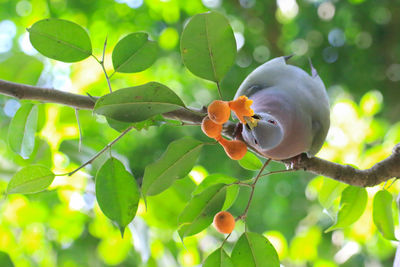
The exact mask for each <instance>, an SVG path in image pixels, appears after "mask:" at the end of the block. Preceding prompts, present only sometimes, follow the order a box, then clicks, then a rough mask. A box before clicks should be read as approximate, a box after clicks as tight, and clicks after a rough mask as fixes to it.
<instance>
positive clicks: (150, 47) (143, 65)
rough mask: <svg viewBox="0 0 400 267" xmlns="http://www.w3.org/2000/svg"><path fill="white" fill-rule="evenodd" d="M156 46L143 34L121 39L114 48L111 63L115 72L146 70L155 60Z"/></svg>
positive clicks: (132, 34)
mask: <svg viewBox="0 0 400 267" xmlns="http://www.w3.org/2000/svg"><path fill="white" fill-rule="evenodd" d="M157 54H158V46H157V44H156V42H154V41H150V40H149V35H148V34H147V33H144V32H135V33H131V34H128V35H127V36H125V37H124V38H122V39H121V40H120V41H119V42H118V43H117V45H116V46H115V47H114V50H113V53H112V63H113V66H114V70H115V71H116V72H125V73H133V72H139V71H142V70H145V69H147V68H148V67H150V66H151V65H153V63H154V61H155V60H156V59H157Z"/></svg>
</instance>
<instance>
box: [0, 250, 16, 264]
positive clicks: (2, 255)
mask: <svg viewBox="0 0 400 267" xmlns="http://www.w3.org/2000/svg"><path fill="white" fill-rule="evenodd" d="M0 265H1V267H14V263H13V262H12V260H11V258H10V256H9V255H8V254H7V253H6V252H4V251H0Z"/></svg>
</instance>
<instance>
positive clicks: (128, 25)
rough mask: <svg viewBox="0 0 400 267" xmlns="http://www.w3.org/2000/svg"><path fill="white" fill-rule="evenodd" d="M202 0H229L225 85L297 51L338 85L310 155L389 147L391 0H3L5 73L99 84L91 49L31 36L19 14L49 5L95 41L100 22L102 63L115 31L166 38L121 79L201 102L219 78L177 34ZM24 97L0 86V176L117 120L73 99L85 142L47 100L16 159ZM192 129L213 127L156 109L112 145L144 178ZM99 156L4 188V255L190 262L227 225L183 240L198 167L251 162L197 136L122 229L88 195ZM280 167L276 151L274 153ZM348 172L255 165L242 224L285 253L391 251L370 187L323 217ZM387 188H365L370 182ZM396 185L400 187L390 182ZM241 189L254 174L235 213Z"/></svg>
mask: <svg viewBox="0 0 400 267" xmlns="http://www.w3.org/2000/svg"><path fill="white" fill-rule="evenodd" d="M208 10H216V11H219V12H221V13H223V14H225V15H226V16H227V17H228V19H229V21H230V23H231V26H232V28H233V30H234V32H235V37H236V42H237V47H238V56H237V61H236V64H235V65H234V67H233V68H232V69H231V71H230V72H229V73H228V75H227V76H226V77H225V79H224V80H223V82H222V84H221V86H222V91H223V95H224V97H225V98H226V99H231V98H232V97H233V95H234V93H235V91H236V89H237V88H238V86H239V84H240V83H241V82H242V80H243V79H244V78H245V77H246V75H247V74H248V73H250V72H251V71H252V70H253V69H254V68H255V67H257V66H259V65H260V64H262V63H263V62H265V61H267V60H268V59H271V58H274V57H277V56H282V55H289V54H295V55H296V56H295V57H294V58H293V59H291V61H290V62H291V64H295V65H297V66H300V67H302V68H303V69H305V70H307V71H309V70H310V68H309V63H308V57H309V58H311V59H312V62H313V65H314V67H315V68H316V69H317V70H318V72H319V74H320V76H321V78H322V79H323V81H324V82H325V84H326V87H327V90H328V93H329V96H330V101H331V120H332V126H331V129H330V132H329V135H328V138H327V142H326V144H325V145H324V147H323V148H322V150H321V151H320V153H319V154H318V156H319V157H322V158H324V159H328V160H332V161H335V162H338V163H346V164H353V165H355V166H358V167H360V168H367V167H370V166H371V165H373V164H374V163H375V162H377V161H379V160H382V159H383V158H385V157H386V156H388V155H389V154H390V152H391V149H392V147H393V146H394V145H395V144H396V143H398V142H399V141H400V123H398V122H397V120H398V114H399V112H400V105H398V103H397V102H398V99H399V97H400V93H399V81H400V62H399V58H400V45H399V43H400V36H399V25H400V1H398V0H396V1H389V0H387V1H372V0H369V1H364V0H340V1H318V0H297V1H296V0H278V1H272V0H271V1H260V0H259V1H256V0H232V1H227V0H226V1H222V0H203V1H200V0H198V1H197V0H115V1H112V0H101V1H100V0H85V1H83V0H82V1H78V0H69V1H63V0H31V1H27V0H21V1H17V0H0V79H5V80H10V81H14V82H20V83H26V84H34V85H39V86H44V87H54V88H57V89H61V90H65V91H69V92H74V93H81V94H86V93H89V94H90V95H94V96H100V95H102V94H106V93H107V91H108V88H107V83H106V80H105V79H104V77H103V73H102V70H101V67H100V65H98V63H97V62H96V61H95V60H94V59H93V58H88V59H86V60H84V61H83V62H80V63H76V64H66V63H61V62H57V61H54V60H49V59H47V58H45V57H43V56H42V55H40V54H38V53H37V52H36V51H35V50H34V49H33V48H32V46H31V45H30V43H29V38H28V35H27V32H26V30H25V29H26V28H27V27H30V26H31V25H32V24H33V23H34V22H36V21H38V20H40V19H43V18H48V17H54V18H63V19H68V20H72V21H74V22H76V23H78V24H80V25H82V26H84V27H85V28H87V29H88V31H89V33H90V36H91V39H92V44H93V47H94V53H95V54H96V55H97V56H100V55H101V51H102V48H103V43H104V40H105V38H106V37H108V48H107V50H106V67H107V68H108V69H109V70H111V69H112V66H111V60H110V58H111V52H112V48H113V46H114V45H115V44H116V42H117V41H118V40H119V39H120V38H121V37H122V36H124V35H125V34H128V33H130V32H135V31H146V32H148V33H149V34H150V36H151V38H152V39H154V40H156V41H157V42H158V43H159V46H160V47H161V53H160V57H159V59H158V60H157V61H156V63H155V64H154V65H153V66H152V67H151V68H150V69H148V70H146V71H144V72H141V73H137V74H118V73H117V74H115V75H114V76H113V78H112V85H113V87H114V89H117V88H122V87H126V86H132V85H138V84H142V83H145V82H148V81H157V82H161V83H163V84H166V85H167V86H169V87H170V88H171V89H173V90H174V91H175V92H176V93H177V94H178V95H179V96H180V97H181V98H182V99H183V100H184V101H185V103H186V104H187V105H189V106H193V107H201V106H203V105H207V104H208V103H210V102H211V101H212V100H213V99H214V98H216V97H217V89H216V86H215V84H213V83H211V82H207V81H204V80H201V79H200V78H197V77H195V76H194V75H193V74H191V73H190V72H189V71H188V70H186V69H185V67H184V66H183V64H182V61H181V58H180V54H179V36H180V34H181V32H182V29H183V27H184V25H185V22H187V20H188V18H190V17H191V16H193V15H194V14H197V13H201V12H206V11H208ZM19 106H20V101H18V100H15V99H11V98H9V97H5V96H0V107H1V108H0V124H1V127H0V191H1V192H4V190H5V188H6V186H7V181H8V180H9V179H10V177H11V176H12V175H13V174H14V173H15V172H16V171H17V170H18V169H19V168H20V167H21V166H26V165H28V164H32V163H39V164H43V165H46V166H48V167H51V168H52V169H53V171H54V172H55V173H65V172H66V171H71V170H73V169H74V168H76V167H77V166H79V165H80V163H81V162H83V161H84V160H85V159H88V158H89V157H90V156H91V155H93V154H94V153H95V152H96V151H98V150H100V149H101V148H103V147H104V146H105V145H106V144H107V143H108V142H109V141H111V140H112V139H113V138H115V137H116V136H118V133H117V132H116V131H115V130H113V129H111V128H110V127H109V126H108V125H107V123H106V121H105V119H104V118H103V117H100V116H96V115H94V114H92V112H91V111H84V110H81V111H79V115H80V121H81V126H82V131H83V148H82V151H81V152H79V151H78V135H79V130H78V127H77V123H76V118H75V114H74V112H75V111H74V110H73V109H72V108H69V107H62V106H60V105H54V104H46V105H40V114H41V116H40V117H41V119H40V123H39V124H40V125H39V131H38V134H37V142H36V147H35V151H34V153H33V155H32V156H31V158H29V159H23V158H21V157H20V156H19V155H17V154H15V153H13V152H12V151H11V150H10V148H9V147H8V144H7V143H6V136H7V130H8V124H9V122H10V120H11V118H12V116H13V115H14V113H15V111H16V110H17V109H18V107H19ZM187 135H190V136H194V137H195V138H197V139H199V140H204V141H209V139H207V138H206V137H205V136H204V135H203V134H202V132H201V130H200V128H199V127H198V126H185V127H181V126H171V125H163V126H161V127H150V128H149V129H148V130H142V131H140V132H131V133H130V134H129V135H127V136H126V137H124V138H123V139H122V140H121V141H120V142H118V143H117V144H116V145H115V146H113V155H114V156H115V157H117V158H119V159H120V160H122V161H123V162H124V163H125V164H126V166H127V167H128V168H129V169H130V170H131V172H132V173H133V174H134V176H135V177H136V179H138V180H139V181H140V179H141V177H142V175H143V172H144V168H145V166H146V165H148V164H150V163H152V162H154V161H155V160H156V159H157V158H158V157H160V155H161V154H162V153H163V151H165V149H166V147H167V145H168V144H169V143H170V142H171V141H173V140H176V139H178V138H179V137H182V136H187ZM106 157H107V155H105V156H104V157H100V158H99V159H98V160H96V161H95V162H94V164H93V165H92V166H91V167H89V168H86V169H85V170H84V171H80V172H78V173H76V174H75V175H73V176H72V177H56V179H55V181H54V183H53V184H52V187H51V189H50V190H49V191H46V192H42V193H38V194H33V195H27V196H22V195H10V196H9V197H7V198H2V199H1V200H0V251H2V253H0V266H8V265H7V257H8V256H7V255H9V257H10V258H11V259H12V261H13V263H14V264H15V266H65V267H67V266H68V267H74V266H166V267H170V266H171V267H173V266H198V265H200V264H201V262H202V260H203V259H204V258H205V257H207V255H209V253H210V252H212V251H213V250H214V249H216V248H217V247H218V246H219V245H220V243H221V242H222V240H223V239H224V236H223V235H221V234H219V233H217V232H216V231H215V230H214V229H213V228H212V227H209V228H208V229H207V230H205V231H203V232H201V233H199V234H197V235H195V236H193V237H189V238H187V239H186V240H185V246H183V245H182V243H181V241H180V240H179V237H178V235H177V233H176V228H177V216H178V214H179V213H180V212H181V211H182V209H183V208H184V206H185V204H186V203H187V201H188V200H189V199H190V193H191V191H192V190H193V189H194V187H195V185H196V184H198V183H199V182H200V181H201V180H202V179H203V178H204V177H205V176H207V174H213V173H224V174H227V175H230V176H233V177H237V178H241V179H246V178H250V177H252V176H253V175H254V173H252V172H250V171H246V170H244V169H242V168H241V167H240V166H239V164H238V163H237V162H235V161H232V160H229V159H228V158H227V157H226V155H225V153H224V151H223V150H222V148H221V147H220V146H206V147H205V149H204V150H203V152H202V154H201V157H200V160H199V161H198V165H197V166H196V167H195V168H194V169H193V170H192V172H191V173H190V175H189V176H188V177H187V178H185V179H183V180H180V181H178V182H176V183H175V184H174V185H173V186H172V187H171V188H170V189H168V190H166V191H165V192H163V193H162V194H160V195H157V196H155V197H149V198H148V209H147V211H146V210H145V208H144V204H143V203H141V205H140V206H139V211H138V215H137V217H136V218H135V220H134V221H133V223H132V224H131V225H130V226H129V230H128V229H127V231H126V234H125V236H124V238H123V239H121V237H120V233H119V230H118V229H117V228H116V227H114V226H113V225H112V224H111V222H110V221H109V220H108V219H106V218H105V216H104V215H103V214H102V213H101V211H100V209H99V207H98V206H97V204H96V202H95V195H94V182H93V175H94V174H95V173H96V170H97V168H98V167H99V166H100V165H101V163H102V162H104V160H105V159H106ZM282 168H284V166H283V165H281V164H278V163H275V164H273V165H272V166H271V167H270V169H271V170H278V169H282ZM343 188H344V185H343V184H340V183H338V182H335V181H333V180H330V179H326V178H323V177H313V176H312V175H311V174H308V173H305V172H296V173H292V174H280V175H273V176H271V177H268V178H263V179H262V180H261V181H260V182H259V183H258V184H257V188H256V191H255V197H254V199H253V203H252V205H251V207H250V211H249V217H248V225H249V229H250V230H251V231H255V232H259V233H264V234H265V235H266V236H267V237H268V238H269V239H270V240H271V242H272V243H273V244H274V246H275V248H276V249H277V251H278V253H279V256H280V259H281V263H282V264H283V265H284V266H286V267H290V266H298V267H303V266H304V267H305V266H313V267H335V266H348V267H354V266H369V267H380V266H392V264H393V258H394V252H395V247H396V243H395V242H390V241H387V240H385V239H384V238H383V237H382V236H381V235H380V234H379V233H378V232H377V229H376V228H375V226H374V224H373V222H372V216H371V206H372V201H371V199H370V200H369V202H368V205H367V209H366V211H365V212H364V214H363V216H362V217H361V219H360V220H359V221H358V222H356V223H355V224H354V225H353V226H351V227H348V228H346V229H343V230H336V231H333V232H330V233H324V230H325V229H327V228H328V227H329V226H330V225H331V224H332V223H333V222H334V218H335V217H334V216H335V213H336V212H337V210H338V204H339V198H338V197H339V196H340V192H341V191H342V190H343ZM380 188H381V186H377V187H374V188H368V193H369V195H370V196H373V194H374V193H375V192H376V191H377V190H379V189H380ZM390 191H391V192H392V193H393V194H394V195H395V194H396V193H398V192H399V191H400V186H399V184H394V185H393V186H391V187H390ZM248 195H249V190H247V189H246V188H244V189H241V192H240V195H239V197H238V199H237V201H236V203H235V204H234V206H233V207H232V208H231V209H230V211H231V212H232V213H233V214H234V215H236V216H237V215H239V214H241V212H242V211H243V209H244V207H245V205H246V203H247V199H248ZM393 208H394V209H395V208H396V207H395V206H393ZM395 214H396V215H395V223H396V228H397V230H398V223H397V220H398V219H397V217H398V215H397V212H396V213H395ZM243 229H244V226H243V224H239V225H238V226H237V228H236V231H235V232H234V234H233V235H232V237H231V238H230V241H228V242H227V244H226V247H227V250H228V251H229V250H230V249H231V247H232V244H233V242H234V241H235V240H236V239H237V238H238V236H239V235H240V233H241V231H243ZM3 252H4V253H6V254H4V253H3ZM3 259H4V260H3Z"/></svg>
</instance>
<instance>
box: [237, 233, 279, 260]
mask: <svg viewBox="0 0 400 267" xmlns="http://www.w3.org/2000/svg"><path fill="white" fill-rule="evenodd" d="M231 258H232V261H233V263H234V264H235V266H246V267H279V266H280V264H279V258H278V254H277V253H276V251H275V248H274V247H273V246H272V245H271V243H270V242H269V241H268V239H267V238H265V237H264V236H263V235H260V234H257V233H251V232H244V233H243V234H242V236H241V237H240V238H239V240H238V241H237V242H236V245H235V247H234V248H233V250H232V255H231Z"/></svg>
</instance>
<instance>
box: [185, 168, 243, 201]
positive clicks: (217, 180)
mask: <svg viewBox="0 0 400 267" xmlns="http://www.w3.org/2000/svg"><path fill="white" fill-rule="evenodd" d="M237 181H238V180H237V179H235V178H233V177H230V176H228V175H225V174H220V173H215V174H211V175H209V176H207V177H206V178H204V180H203V181H202V182H201V183H200V184H199V185H198V186H197V187H196V189H195V190H194V191H193V192H192V195H193V196H194V195H197V194H200V193H201V192H203V191H204V190H205V189H207V188H208V187H210V186H212V185H215V184H231V183H234V182H237Z"/></svg>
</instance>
